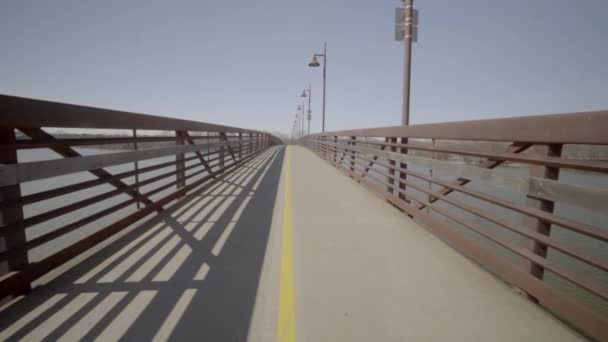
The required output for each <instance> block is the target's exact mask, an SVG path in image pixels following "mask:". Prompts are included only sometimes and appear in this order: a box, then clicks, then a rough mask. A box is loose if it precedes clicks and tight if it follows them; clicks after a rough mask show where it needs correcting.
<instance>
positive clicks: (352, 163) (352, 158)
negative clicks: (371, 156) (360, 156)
mask: <svg viewBox="0 0 608 342" xmlns="http://www.w3.org/2000/svg"><path fill="white" fill-rule="evenodd" d="M350 140H351V143H350V146H352V147H354V146H355V145H356V144H357V137H350ZM355 158H356V156H355V150H354V149H353V148H351V150H350V172H352V173H353V175H352V176H351V177H353V178H355Z"/></svg>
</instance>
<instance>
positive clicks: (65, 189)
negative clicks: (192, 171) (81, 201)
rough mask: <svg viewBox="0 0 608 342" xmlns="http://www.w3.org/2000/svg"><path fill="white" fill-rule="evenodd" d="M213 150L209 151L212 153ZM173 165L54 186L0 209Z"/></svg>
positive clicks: (1, 204) (2, 204) (5, 204)
mask: <svg viewBox="0 0 608 342" xmlns="http://www.w3.org/2000/svg"><path fill="white" fill-rule="evenodd" d="M213 153H214V152H212V153H210V154H213ZM193 159H197V157H196V156H194V157H188V158H186V159H184V161H190V160H193ZM172 165H175V160H172V161H170V162H167V163H162V164H156V165H152V166H147V167H145V168H140V169H138V170H132V171H127V172H123V173H119V174H115V175H113V176H112V177H108V178H98V179H92V180H90V181H85V182H81V183H76V184H71V185H67V186H64V187H61V188H56V189H51V190H47V191H41V192H37V193H34V194H31V195H27V196H23V197H21V199H20V200H17V201H6V202H0V209H3V208H7V207H10V206H15V205H28V204H32V203H36V202H40V201H44V200H48V199H51V198H54V197H58V196H62V195H66V194H69V193H72V192H76V191H79V190H84V189H87V188H91V187H94V186H98V185H102V184H105V183H107V182H108V181H111V180H115V179H123V178H127V177H132V176H134V175H135V174H137V173H138V174H140V175H141V174H145V173H147V172H149V171H154V170H158V169H162V168H165V167H169V166H172Z"/></svg>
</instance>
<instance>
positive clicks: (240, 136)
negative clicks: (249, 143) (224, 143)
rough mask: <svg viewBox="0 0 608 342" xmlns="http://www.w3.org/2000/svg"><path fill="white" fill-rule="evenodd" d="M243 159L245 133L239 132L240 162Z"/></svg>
mask: <svg viewBox="0 0 608 342" xmlns="http://www.w3.org/2000/svg"><path fill="white" fill-rule="evenodd" d="M241 159H243V133H240V132H239V160H241Z"/></svg>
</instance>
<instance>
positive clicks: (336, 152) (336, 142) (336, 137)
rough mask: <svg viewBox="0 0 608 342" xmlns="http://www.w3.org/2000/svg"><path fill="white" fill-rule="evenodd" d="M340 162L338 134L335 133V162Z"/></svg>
mask: <svg viewBox="0 0 608 342" xmlns="http://www.w3.org/2000/svg"><path fill="white" fill-rule="evenodd" d="M336 163H338V136H337V135H334V164H336Z"/></svg>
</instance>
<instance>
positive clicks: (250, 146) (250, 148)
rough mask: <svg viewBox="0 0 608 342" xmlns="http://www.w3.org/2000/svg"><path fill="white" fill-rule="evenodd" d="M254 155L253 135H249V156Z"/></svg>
mask: <svg viewBox="0 0 608 342" xmlns="http://www.w3.org/2000/svg"><path fill="white" fill-rule="evenodd" d="M252 153H253V133H249V148H248V149H247V155H251V154H252Z"/></svg>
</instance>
